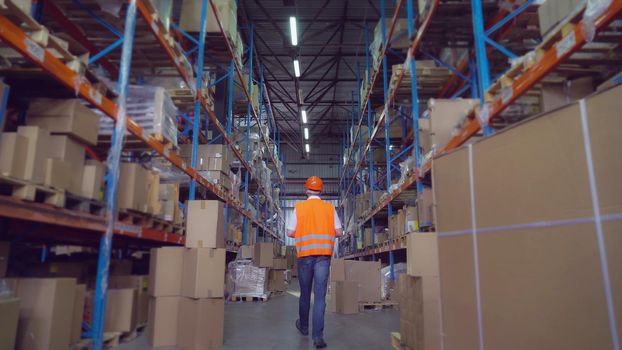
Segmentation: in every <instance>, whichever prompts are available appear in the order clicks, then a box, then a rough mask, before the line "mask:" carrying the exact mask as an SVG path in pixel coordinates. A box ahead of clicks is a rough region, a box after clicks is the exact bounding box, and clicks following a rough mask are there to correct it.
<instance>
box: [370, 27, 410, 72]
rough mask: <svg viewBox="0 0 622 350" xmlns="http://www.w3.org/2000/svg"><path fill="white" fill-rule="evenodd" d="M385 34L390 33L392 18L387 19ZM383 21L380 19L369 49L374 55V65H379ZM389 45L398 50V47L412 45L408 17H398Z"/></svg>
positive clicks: (405, 47) (403, 47)
mask: <svg viewBox="0 0 622 350" xmlns="http://www.w3.org/2000/svg"><path fill="white" fill-rule="evenodd" d="M384 21H385V22H384V23H385V24H384V25H385V35H386V36H388V35H389V30H390V29H391V22H392V21H393V20H392V19H388V18H387V19H385V20H384ZM382 31H383V30H382V21H379V22H378V23H377V24H376V27H375V28H374V40H373V41H372V43H371V44H370V45H369V50H370V52H371V55H372V62H373V64H374V67H378V64H379V63H380V60H379V59H378V58H379V56H380V49H381V48H382V38H383V35H382ZM387 46H388V47H390V48H392V49H394V50H396V49H407V48H408V47H410V38H409V37H408V19H407V18H398V19H396V22H395V26H394V28H393V34H392V37H391V42H390V43H389V44H388V45H387Z"/></svg>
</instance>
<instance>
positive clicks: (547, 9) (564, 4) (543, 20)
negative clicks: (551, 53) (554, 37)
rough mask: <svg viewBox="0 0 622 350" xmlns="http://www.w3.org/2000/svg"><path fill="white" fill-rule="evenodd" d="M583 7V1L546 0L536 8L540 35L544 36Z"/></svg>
mask: <svg viewBox="0 0 622 350" xmlns="http://www.w3.org/2000/svg"><path fill="white" fill-rule="evenodd" d="M584 6H585V1H584V0H557V1H553V0H548V1H544V2H543V3H542V4H541V5H540V6H539V7H538V18H539V22H540V34H542V36H545V35H546V34H547V33H548V32H549V31H550V30H551V29H553V28H555V27H556V26H557V24H558V23H560V22H562V21H563V20H564V19H565V18H566V17H568V16H569V15H570V14H572V13H576V11H578V10H579V9H580V8H581V7H584Z"/></svg>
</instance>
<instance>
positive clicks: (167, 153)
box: [162, 148, 171, 158]
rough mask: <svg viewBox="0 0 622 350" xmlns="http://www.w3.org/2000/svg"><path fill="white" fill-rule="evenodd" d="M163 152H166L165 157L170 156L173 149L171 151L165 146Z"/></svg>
mask: <svg viewBox="0 0 622 350" xmlns="http://www.w3.org/2000/svg"><path fill="white" fill-rule="evenodd" d="M162 154H164V157H165V158H168V157H169V155H170V154H171V151H170V150H169V149H168V148H165V149H164V152H162Z"/></svg>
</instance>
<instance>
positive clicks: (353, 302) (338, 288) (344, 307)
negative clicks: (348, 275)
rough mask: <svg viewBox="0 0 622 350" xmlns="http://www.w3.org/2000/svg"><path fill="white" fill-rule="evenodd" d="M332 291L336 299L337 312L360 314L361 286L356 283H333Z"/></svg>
mask: <svg viewBox="0 0 622 350" xmlns="http://www.w3.org/2000/svg"><path fill="white" fill-rule="evenodd" d="M333 283H334V287H335V289H334V290H333V291H332V293H333V297H334V299H335V312H337V313H339V314H343V315H351V314H356V313H358V312H359V284H358V283H357V282H354V281H336V282H333Z"/></svg>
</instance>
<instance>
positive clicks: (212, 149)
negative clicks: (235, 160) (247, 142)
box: [179, 144, 233, 191]
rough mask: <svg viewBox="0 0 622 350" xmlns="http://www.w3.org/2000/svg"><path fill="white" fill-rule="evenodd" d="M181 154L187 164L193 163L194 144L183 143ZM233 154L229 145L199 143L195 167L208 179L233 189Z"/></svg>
mask: <svg viewBox="0 0 622 350" xmlns="http://www.w3.org/2000/svg"><path fill="white" fill-rule="evenodd" d="M179 154H180V156H181V157H182V159H184V161H185V162H186V164H191V160H192V145H189V144H185V145H181V147H180V151H179ZM231 161H232V155H231V152H230V151H229V148H228V146H227V145H214V144H207V145H197V162H196V167H195V169H196V170H197V171H198V172H199V174H200V175H201V176H203V177H205V178H206V179H207V180H208V181H210V182H212V183H215V184H218V185H221V186H222V187H224V188H225V189H227V190H229V191H231V190H232V188H233V187H232V182H231Z"/></svg>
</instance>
